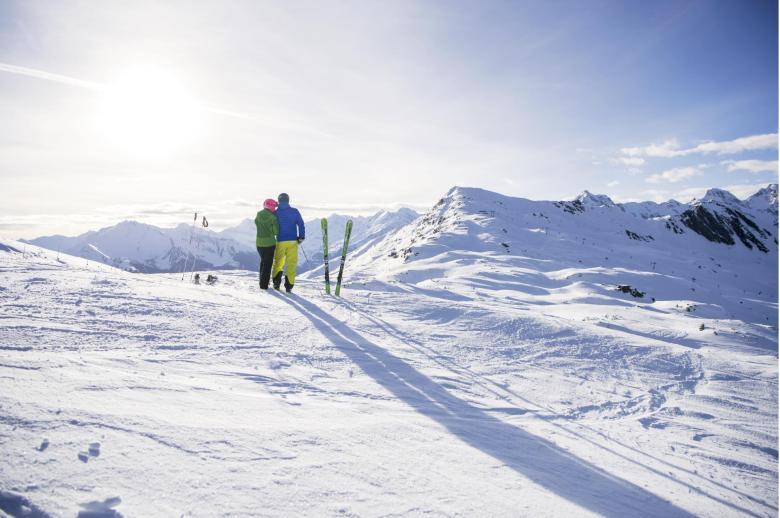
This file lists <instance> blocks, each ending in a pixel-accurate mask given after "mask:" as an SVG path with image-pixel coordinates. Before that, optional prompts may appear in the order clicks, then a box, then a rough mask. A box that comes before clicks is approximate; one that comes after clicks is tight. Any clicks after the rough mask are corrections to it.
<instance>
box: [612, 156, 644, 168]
mask: <svg viewBox="0 0 780 518" xmlns="http://www.w3.org/2000/svg"><path fill="white" fill-rule="evenodd" d="M610 162H612V163H613V164H617V165H625V166H629V167H639V166H641V165H644V163H645V159H644V158H642V157H638V156H619V157H615V158H612V159H610Z"/></svg>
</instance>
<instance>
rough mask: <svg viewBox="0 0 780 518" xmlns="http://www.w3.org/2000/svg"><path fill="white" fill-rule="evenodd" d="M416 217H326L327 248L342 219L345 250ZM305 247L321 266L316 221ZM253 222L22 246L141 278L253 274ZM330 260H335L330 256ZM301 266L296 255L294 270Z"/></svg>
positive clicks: (109, 233) (104, 232) (143, 229)
mask: <svg viewBox="0 0 780 518" xmlns="http://www.w3.org/2000/svg"><path fill="white" fill-rule="evenodd" d="M416 217H417V213H416V212H414V211H413V210H411V209H399V210H397V211H395V212H387V211H380V212H378V213H377V214H374V215H373V216H368V217H366V216H357V217H350V216H344V215H340V214H334V215H331V216H329V218H328V219H329V222H330V225H331V227H330V232H329V234H330V235H331V241H330V248H331V250H333V251H335V250H338V249H340V247H341V242H342V240H343V235H344V226H345V224H346V220H347V219H350V218H351V219H352V220H353V221H354V226H353V231H352V232H353V233H352V239H351V247H354V246H361V245H362V244H364V243H371V242H374V241H376V240H378V239H381V238H382V237H383V236H385V235H386V234H388V233H390V232H392V231H394V230H396V229H398V228H400V227H402V226H404V225H406V224H407V223H409V222H410V221H411V220H413V219H415V218H416ZM306 230H307V241H306V242H305V243H304V249H305V250H306V252H307V254H308V256H309V258H310V259H311V260H312V262H313V263H315V262H316V264H321V263H322V256H323V254H322V232H321V230H320V221H319V220H318V219H312V220H310V221H308V222H306ZM255 234H256V230H255V224H254V220H253V219H251V218H247V219H245V220H243V221H242V222H241V223H239V224H238V225H236V226H234V227H230V228H227V229H225V230H222V231H220V232H214V231H211V230H209V229H205V228H202V227H201V226H200V225H199V224H198V225H196V226H194V227H193V226H192V225H187V224H181V225H178V226H177V227H174V228H160V227H156V226H154V225H149V224H145V223H138V222H135V221H124V222H122V223H119V224H117V225H113V226H110V227H106V228H102V229H100V230H96V231H90V232H86V233H84V234H81V235H79V236H75V237H66V236H60V235H56V236H46V237H39V238H35V239H31V240H26V241H24V242H26V243H29V244H33V245H36V246H40V247H43V248H47V249H49V250H54V251H58V252H62V253H64V254H68V255H73V256H76V257H82V258H85V259H87V260H90V261H97V262H101V263H104V264H108V265H111V266H115V267H117V268H122V269H124V270H128V271H135V272H143V273H162V272H181V271H183V269H184V268H185V261H186V269H187V270H189V269H191V268H192V265H193V262H197V264H195V267H194V269H195V270H196V271H203V270H226V269H244V270H256V269H257V263H258V257H257V251H256V250H255V247H254V242H255ZM334 255H335V254H334ZM311 266H312V265H309V264H306V261H305V256H304V255H303V254H301V257H300V266H299V268H300V270H301V271H305V270H306V269H308V268H309V267H311Z"/></svg>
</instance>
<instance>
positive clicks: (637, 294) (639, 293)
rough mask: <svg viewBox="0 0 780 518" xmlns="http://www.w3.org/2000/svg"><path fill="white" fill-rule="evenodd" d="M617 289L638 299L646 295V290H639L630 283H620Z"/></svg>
mask: <svg viewBox="0 0 780 518" xmlns="http://www.w3.org/2000/svg"><path fill="white" fill-rule="evenodd" d="M617 290H618V291H620V292H622V293H628V294H629V295H631V296H632V297H636V298H638V299H641V298H642V297H644V296H645V292H644V291H639V290H638V289H636V288H632V287H631V286H629V285H628V284H618V287H617Z"/></svg>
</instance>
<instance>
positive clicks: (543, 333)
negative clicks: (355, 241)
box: [0, 249, 778, 517]
mask: <svg viewBox="0 0 780 518" xmlns="http://www.w3.org/2000/svg"><path fill="white" fill-rule="evenodd" d="M495 275H499V273H496V274H495ZM219 277H220V281H219V284H217V285H216V286H196V285H193V284H190V283H188V282H182V281H181V280H180V279H181V278H180V276H177V275H173V274H171V275H148V276H141V275H134V274H130V273H126V272H122V271H119V270H115V269H112V268H109V267H106V266H102V265H98V264H94V263H91V264H89V265H85V262H84V261H83V260H81V259H75V258H71V257H68V256H65V257H61V258H60V259H59V260H57V259H55V254H54V253H51V252H47V251H43V250H37V251H35V249H34V250H33V252H31V253H27V254H25V255H22V254H19V253H11V252H9V253H0V285H1V286H2V288H3V289H2V290H0V388H1V390H0V445H2V451H3V456H4V459H3V461H2V463H0V510H3V511H5V512H6V513H9V514H11V515H15V514H20V511H19V510H20V509H23V508H26V509H29V510H30V512H31V513H32V514H29V516H49V515H51V516H73V515H79V516H152V515H161V516H214V515H255V514H256V515H278V516H290V515H308V516H329V515H347V516H397V515H421V514H426V515H432V516H474V515H490V516H518V515H534V516H575V515H576V516H582V515H604V516H628V515H636V516H664V517H666V516H689V515H698V516H718V517H720V516H743V515H744V516H777V512H778V510H777V483H778V478H777V462H778V453H777V417H778V416H777V388H778V387H777V339H776V335H774V336H773V335H772V333H771V332H767V331H762V330H764V329H765V328H764V327H761V326H760V325H759V324H751V323H749V322H740V321H730V323H729V324H728V326H729V329H728V330H727V329H724V330H723V332H722V333H720V334H719V335H718V339H719V340H720V341H719V342H718V343H717V344H716V345H711V344H709V343H708V341H707V340H706V339H702V338H699V337H697V335H695V334H694V331H695V329H694V323H693V322H691V321H690V320H689V317H688V316H687V315H686V314H685V312H681V311H675V310H673V309H671V308H664V307H662V309H657V308H652V307H650V306H647V305H639V304H633V303H621V302H620V299H617V298H614V299H612V300H611V302H614V304H611V303H610V301H607V302H605V301H604V300H602V301H600V303H598V304H595V303H592V302H589V301H587V300H585V299H578V300H576V301H575V303H572V304H566V305H563V304H559V303H555V302H554V301H550V300H547V301H546V302H545V297H547V293H549V291H547V290H548V288H550V289H552V288H553V286H554V287H556V289H557V288H560V287H563V286H568V284H567V283H563V282H557V281H554V280H550V278H549V276H545V277H544V278H542V277H541V276H538V278H537V279H536V280H535V281H533V282H520V281H518V280H517V278H514V281H516V284H515V285H514V286H512V287H511V289H507V291H506V292H503V291H499V292H498V293H487V292H484V291H480V289H479V286H478V285H477V284H475V285H470V286H459V285H458V282H459V281H458V280H457V279H452V280H450V281H444V282H449V283H450V286H448V288H447V289H444V288H443V287H441V286H437V285H435V283H430V285H427V284H425V283H422V284H423V285H422V286H421V285H420V284H382V283H379V284H373V285H372V284H371V283H366V284H365V285H364V286H361V284H360V283H353V284H352V285H348V286H347V287H346V288H345V293H344V295H345V297H344V298H343V299H340V300H339V299H335V298H331V297H325V295H324V294H323V293H322V292H321V290H320V287H319V284H318V283H315V282H314V281H309V280H306V279H302V280H301V281H300V282H299V283H298V286H297V287H296V293H295V294H293V295H290V296H287V295H284V294H277V293H259V290H258V289H257V286H256V275H255V274H252V273H247V272H219ZM520 278H521V279H522V277H520ZM490 279H491V277H490V275H488V276H481V277H479V278H477V279H476V280H477V281H478V282H487V283H489V282H490ZM496 280H497V281H499V282H501V283H505V282H506V280H507V279H503V278H500V277H497V278H496ZM475 286H476V289H475ZM545 286H547V288H546V287H545ZM517 290H519V291H520V292H524V293H525V295H524V296H523V297H521V298H517V297H518V294H517ZM528 297H539V302H540V303H539V304H530V303H528V300H529V299H528ZM548 298H549V297H548ZM696 323H698V321H696ZM724 327H725V326H724ZM726 331H730V332H726ZM774 332H775V333H776V330H775V331H774ZM79 513H81V514H79ZM90 513H91V514H90Z"/></svg>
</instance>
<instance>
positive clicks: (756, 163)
mask: <svg viewBox="0 0 780 518" xmlns="http://www.w3.org/2000/svg"><path fill="white" fill-rule="evenodd" d="M720 164H721V165H725V166H726V169H727V170H728V171H729V172H734V171H748V172H750V173H775V174H776V173H777V160H725V161H723V162H721V163H720Z"/></svg>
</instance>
